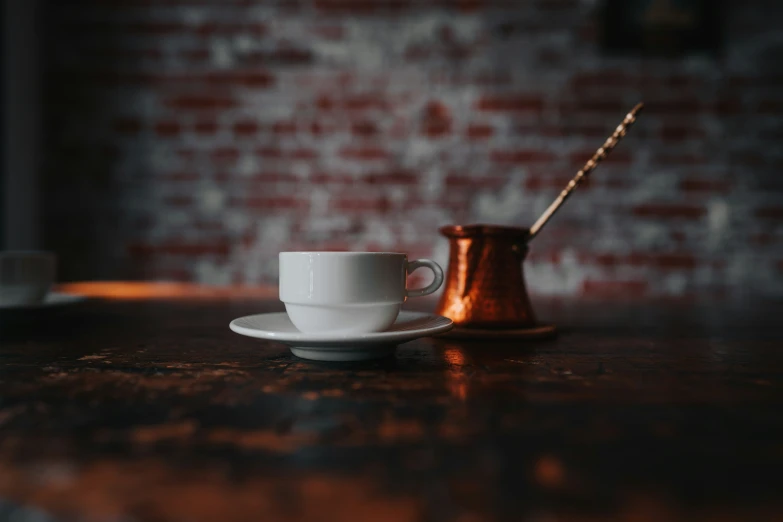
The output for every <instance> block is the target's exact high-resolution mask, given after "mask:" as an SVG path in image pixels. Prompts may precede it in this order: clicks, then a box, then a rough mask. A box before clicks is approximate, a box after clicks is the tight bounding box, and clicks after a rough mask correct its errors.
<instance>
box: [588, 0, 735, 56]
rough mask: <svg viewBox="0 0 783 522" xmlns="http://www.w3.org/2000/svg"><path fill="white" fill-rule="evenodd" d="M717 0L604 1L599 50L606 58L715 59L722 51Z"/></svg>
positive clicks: (720, 7)
mask: <svg viewBox="0 0 783 522" xmlns="http://www.w3.org/2000/svg"><path fill="white" fill-rule="evenodd" d="M723 19H724V5H723V2H722V1H721V0H604V1H603V3H602V4H601V8H600V14H599V39H600V43H601V50H602V52H603V53H604V54H608V55H634V56H663V57H676V56H682V55H688V54H703V55H709V56H715V57H717V56H719V55H720V54H721V53H722V51H723Z"/></svg>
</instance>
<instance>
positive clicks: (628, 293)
mask: <svg viewBox="0 0 783 522" xmlns="http://www.w3.org/2000/svg"><path fill="white" fill-rule="evenodd" d="M648 288H649V283H648V282H647V281H643V280H625V281H595V280H591V279H587V280H585V281H583V282H582V291H581V292H582V294H583V295H587V296H593V297H642V296H644V295H645V294H646V293H647V291H648Z"/></svg>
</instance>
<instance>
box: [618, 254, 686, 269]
mask: <svg viewBox="0 0 783 522" xmlns="http://www.w3.org/2000/svg"><path fill="white" fill-rule="evenodd" d="M624 262H625V263H626V264H628V265H631V266H652V267H656V268H660V269H674V270H676V269H693V268H695V267H696V258H695V257H694V256H693V255H691V254H682V253H679V254H674V253H672V254H650V253H638V252H637V253H633V254H631V255H629V256H628V258H627V259H625V260H624Z"/></svg>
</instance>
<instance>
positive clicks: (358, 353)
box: [229, 312, 454, 361]
mask: <svg viewBox="0 0 783 522" xmlns="http://www.w3.org/2000/svg"><path fill="white" fill-rule="evenodd" d="M452 326H454V324H453V323H452V322H451V319H448V318H446V317H441V316H440V315H432V314H425V313H421V312H400V315H399V316H398V317H397V320H396V321H395V322H394V324H393V325H392V326H391V328H389V329H388V330H386V331H385V332H373V333H366V334H358V335H319V334H307V333H302V332H300V331H299V330H297V329H296V327H295V326H294V325H293V324H291V320H290V319H289V318H288V314H286V313H285V312H280V313H273V314H258V315H248V316H247V317H240V318H239V319H234V320H233V321H231V324H230V325H229V328H231V330H233V331H234V332H236V333H238V334H241V335H247V336H249V337H257V338H259V339H268V340H270V341H278V342H281V343H283V344H287V345H288V346H289V347H290V348H291V352H292V353H293V354H294V355H296V356H297V357H301V358H302V359H312V360H315V361H366V360H369V359H379V358H381V357H387V356H389V355H391V354H392V353H394V348H395V347H396V346H397V345H398V344H402V343H406V342H408V341H412V340H414V339H418V338H419V337H426V336H429V335H435V334H439V333H443V332H448V331H449V330H451V328H452Z"/></svg>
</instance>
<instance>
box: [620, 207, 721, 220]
mask: <svg viewBox="0 0 783 522" xmlns="http://www.w3.org/2000/svg"><path fill="white" fill-rule="evenodd" d="M633 214H634V215H635V216H639V217H645V218H658V219H669V218H672V219H677V218H679V219H699V218H701V217H703V216H705V215H706V214H707V209H705V208H704V207H695V206H690V205H667V204H663V203H661V204H647V205H637V206H636V207H634V208H633Z"/></svg>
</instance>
